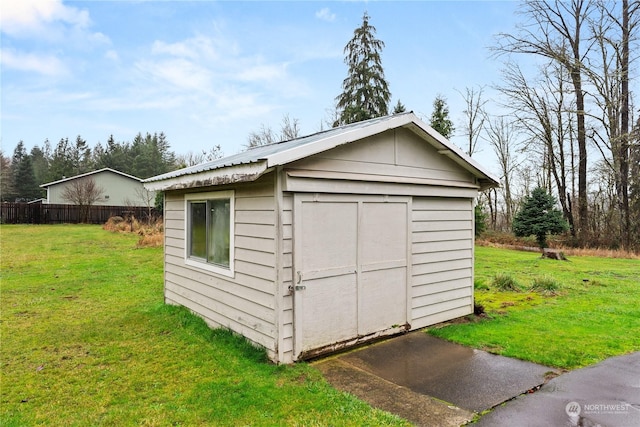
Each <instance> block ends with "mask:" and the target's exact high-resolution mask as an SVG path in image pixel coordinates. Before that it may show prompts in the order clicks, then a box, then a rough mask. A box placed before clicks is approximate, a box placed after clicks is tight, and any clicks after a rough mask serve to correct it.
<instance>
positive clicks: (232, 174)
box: [144, 161, 269, 191]
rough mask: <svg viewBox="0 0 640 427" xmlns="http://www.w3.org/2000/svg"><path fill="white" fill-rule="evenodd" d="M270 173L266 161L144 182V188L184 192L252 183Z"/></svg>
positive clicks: (151, 179)
mask: <svg viewBox="0 0 640 427" xmlns="http://www.w3.org/2000/svg"><path fill="white" fill-rule="evenodd" d="M267 172H269V168H267V162H266V161H260V162H255V163H246V164H242V165H233V166H227V167H224V168H220V169H212V170H208V171H202V172H198V173H193V174H187V175H178V176H174V177H170V178H166V179H161V180H155V181H153V178H150V180H145V181H144V187H145V188H146V189H147V190H150V191H167V190H184V189H189V188H199V187H211V186H217V185H225V184H235V183H239V182H251V181H255V180H256V179H258V178H260V177H261V176H262V175H264V174H265V173H267Z"/></svg>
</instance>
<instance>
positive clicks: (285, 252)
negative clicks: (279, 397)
mask: <svg viewBox="0 0 640 427" xmlns="http://www.w3.org/2000/svg"><path fill="white" fill-rule="evenodd" d="M282 231H283V236H282V239H283V245H282V258H283V262H282V266H283V274H282V289H283V292H284V297H283V304H282V307H281V311H282V337H281V340H282V344H281V345H282V354H283V362H284V363H289V362H292V361H293V296H292V295H291V292H287V290H288V289H289V287H290V286H293V195H292V194H290V193H285V194H284V197H283V206H282Z"/></svg>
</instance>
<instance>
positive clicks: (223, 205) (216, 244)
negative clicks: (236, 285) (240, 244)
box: [185, 191, 234, 277]
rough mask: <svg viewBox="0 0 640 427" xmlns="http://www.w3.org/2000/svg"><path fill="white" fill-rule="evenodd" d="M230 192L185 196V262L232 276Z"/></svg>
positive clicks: (231, 205) (231, 203)
mask: <svg viewBox="0 0 640 427" xmlns="http://www.w3.org/2000/svg"><path fill="white" fill-rule="evenodd" d="M233 196H234V193H233V191H218V192H212V193H194V194H187V195H185V218H186V220H187V224H186V230H185V237H186V239H187V242H186V248H185V263H186V264H188V265H192V266H195V267H199V268H204V269H206V270H210V271H213V272H215V273H219V274H223V275H227V276H229V277H233V275H234V271H233V247H234V245H233V205H234V203H233V202H234V199H233Z"/></svg>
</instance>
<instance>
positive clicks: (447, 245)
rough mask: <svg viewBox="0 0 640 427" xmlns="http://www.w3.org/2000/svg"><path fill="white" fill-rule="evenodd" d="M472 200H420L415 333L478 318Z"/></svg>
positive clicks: (415, 216) (415, 219)
mask: <svg viewBox="0 0 640 427" xmlns="http://www.w3.org/2000/svg"><path fill="white" fill-rule="evenodd" d="M473 221H474V217H473V200H472V199H462V198H438V197H416V198H414V199H413V212H412V239H411V257H412V270H411V271H412V283H411V288H412V303H411V318H412V321H411V326H412V329H416V328H422V327H425V326H429V325H433V324H435V323H439V322H443V321H445V320H450V319H454V318H456V317H460V316H464V315H467V314H470V313H473V244H474V231H473V230H474V225H473Z"/></svg>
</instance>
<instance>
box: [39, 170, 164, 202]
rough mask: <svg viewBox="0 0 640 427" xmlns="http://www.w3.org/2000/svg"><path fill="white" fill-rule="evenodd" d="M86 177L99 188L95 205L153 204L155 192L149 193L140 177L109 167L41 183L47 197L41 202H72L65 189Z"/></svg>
mask: <svg viewBox="0 0 640 427" xmlns="http://www.w3.org/2000/svg"><path fill="white" fill-rule="evenodd" d="M88 179H93V181H94V182H95V184H96V186H97V187H98V188H99V189H100V195H99V198H98V200H96V201H95V202H94V203H93V205H95V206H100V205H102V206H140V207H147V206H153V204H154V200H155V193H149V192H148V190H146V189H145V187H144V185H143V184H142V180H141V179H140V178H136V177H135V176H132V175H128V174H126V173H123V172H119V171H117V170H114V169H110V168H104V169H100V170H97V171H93V172H88V173H84V174H81V175H76V176H72V177H69V178H63V179H61V180H58V181H54V182H49V183H46V184H42V185H41V186H40V187H41V188H45V189H46V190H47V197H46V199H45V200H44V201H43V202H42V203H44V204H60V205H66V204H72V202H70V201H69V200H67V199H66V198H65V197H64V192H65V189H66V188H68V187H70V186H72V185H74V184H75V183H78V182H80V181H81V180H88ZM149 203H150V205H149Z"/></svg>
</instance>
